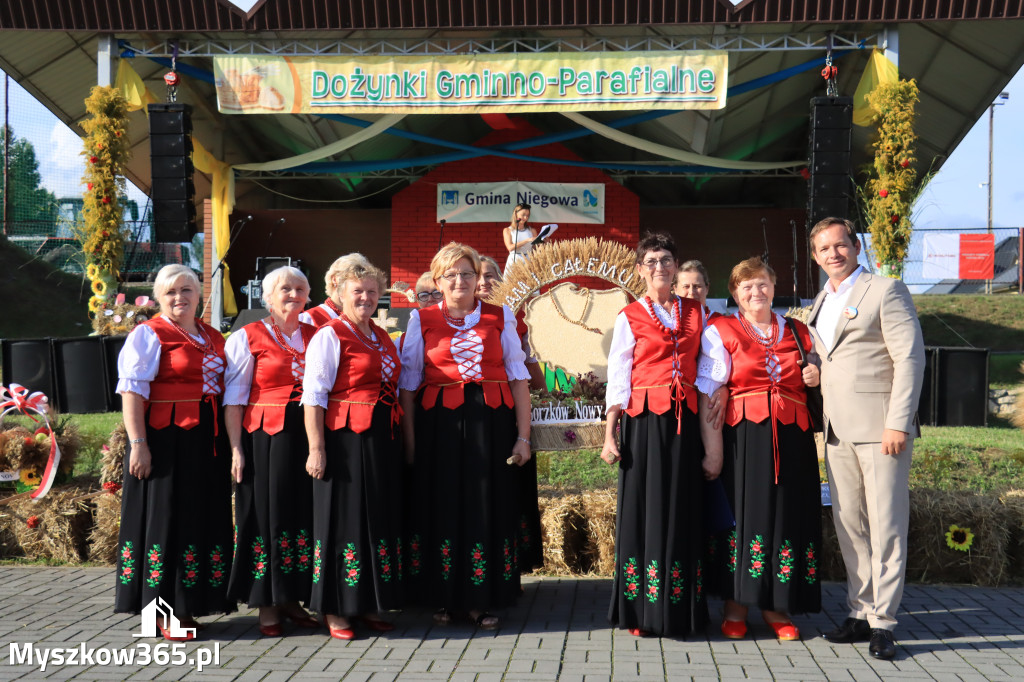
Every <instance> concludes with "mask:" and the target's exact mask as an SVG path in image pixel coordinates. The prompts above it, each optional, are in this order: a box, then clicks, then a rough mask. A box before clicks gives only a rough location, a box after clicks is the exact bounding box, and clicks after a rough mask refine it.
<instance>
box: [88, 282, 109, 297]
mask: <svg viewBox="0 0 1024 682" xmlns="http://www.w3.org/2000/svg"><path fill="white" fill-rule="evenodd" d="M92 293H94V294H96V295H97V296H103V295H105V294H106V293H107V283H106V282H104V281H103V280H102V279H94V280H93V281H92Z"/></svg>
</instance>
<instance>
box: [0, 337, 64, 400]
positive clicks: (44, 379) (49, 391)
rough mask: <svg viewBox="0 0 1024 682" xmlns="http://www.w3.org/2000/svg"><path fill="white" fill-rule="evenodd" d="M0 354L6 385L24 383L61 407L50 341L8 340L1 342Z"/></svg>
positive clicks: (30, 389) (32, 390)
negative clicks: (54, 378) (58, 402)
mask: <svg viewBox="0 0 1024 682" xmlns="http://www.w3.org/2000/svg"><path fill="white" fill-rule="evenodd" d="M0 352H2V353H3V373H4V379H3V381H4V386H10V385H11V384H21V385H22V386H24V387H25V388H27V389H28V390H29V392H30V393H34V392H35V391H42V392H43V393H45V394H46V397H47V398H48V399H49V401H50V403H51V404H53V405H54V407H56V406H57V402H56V400H57V396H56V391H55V390H54V389H55V384H54V381H53V362H52V360H51V357H50V355H51V352H52V348H51V346H50V339H4V340H3V341H0Z"/></svg>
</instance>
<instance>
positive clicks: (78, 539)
mask: <svg viewBox="0 0 1024 682" xmlns="http://www.w3.org/2000/svg"><path fill="white" fill-rule="evenodd" d="M89 492H90V491H89V490H88V489H86V488H82V487H79V486H76V485H68V486H63V487H60V488H53V489H51V490H50V492H49V493H48V494H47V495H46V497H44V498H43V499H42V500H40V501H38V502H35V501H33V500H31V499H30V498H28V497H21V498H18V499H16V500H14V501H12V502H10V503H9V504H7V505H6V506H5V507H4V509H3V511H2V512H0V513H2V514H3V515H4V516H7V517H9V518H8V522H9V527H10V529H11V531H12V532H13V534H14V536H15V540H16V541H17V543H18V545H20V547H21V549H22V551H23V552H24V554H25V556H27V557H31V558H33V559H54V560H56V561H60V562H64V563H69V564H77V563H81V562H83V561H85V560H86V558H87V557H88V554H89V552H88V543H87V542H86V536H87V535H88V532H89V529H90V527H91V526H92V509H91V505H90V504H89V502H88V501H87V500H79V499H78V498H81V497H84V496H86V495H88V494H89ZM33 526H34V527H33Z"/></svg>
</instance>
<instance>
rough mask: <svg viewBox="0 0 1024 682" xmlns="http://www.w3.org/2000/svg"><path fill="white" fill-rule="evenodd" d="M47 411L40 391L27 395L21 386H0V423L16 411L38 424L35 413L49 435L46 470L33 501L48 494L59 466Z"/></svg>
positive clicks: (46, 402)
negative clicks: (48, 455) (48, 453)
mask: <svg viewBox="0 0 1024 682" xmlns="http://www.w3.org/2000/svg"><path fill="white" fill-rule="evenodd" d="M48 409H49V401H48V400H47V399H46V396H45V395H44V394H43V392H42V391H36V392H34V393H29V391H28V389H27V388H25V387H24V386H22V385H21V384H11V385H10V387H8V388H4V387H3V386H0V421H2V420H3V418H4V417H5V416H6V415H7V414H9V413H11V412H14V411H15V410H17V411H18V412H20V413H21V414H23V415H25V416H26V417H28V418H30V419H31V420H32V421H34V422H38V421H39V419H38V418H36V417H35V416H33V413H35V414H37V415H39V416H40V417H42V418H43V424H44V425H45V426H46V431H47V432H48V433H49V434H50V457H49V459H47V460H46V469H45V470H44V471H43V475H42V477H41V478H42V480H41V481H40V483H39V487H38V488H36V489H35V490H34V491H33V492H32V494H31V495H30V497H31V498H32V499H33V500H39V499H42V498H43V497H45V496H46V493H48V492H50V486H52V485H53V479H54V477H55V476H56V475H57V465H58V464H60V447H59V446H58V445H57V436H56V435H55V434H54V433H53V427H52V426H50V420H49V418H48V417H47V414H46V413H47V410H48Z"/></svg>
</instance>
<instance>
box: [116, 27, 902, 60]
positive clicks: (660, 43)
mask: <svg viewBox="0 0 1024 682" xmlns="http://www.w3.org/2000/svg"><path fill="white" fill-rule="evenodd" d="M882 39H883V37H882V34H881V33H873V32H868V33H856V32H850V33H828V32H813V33H811V32H805V33H763V34H732V35H730V34H708V35H692V36H636V37H624V38H602V37H581V38H487V39H463V38H427V39H402V38H399V39H386V40H242V41H234V40H211V39H201V40H181V41H172V40H164V41H162V42H157V43H151V44H147V45H135V44H133V45H132V46H131V47H130V48H125V49H127V50H130V51H131V53H132V54H133V55H134V56H139V57H166V58H170V57H171V56H172V55H173V54H174V48H175V44H177V48H178V54H177V56H178V58H179V59H185V58H188V57H217V56H226V55H261V56H277V57H333V56H357V55H455V54H508V53H527V54H529V53H539V52H545V53H546V52H637V51H662V50H669V51H683V50H725V51H728V52H785V51H794V50H812V51H824V50H827V49H828V48H829V43H830V41H831V47H832V49H834V50H851V49H864V48H865V47H874V46H875V45H876V44H878V43H879V41H880V40H882Z"/></svg>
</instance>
